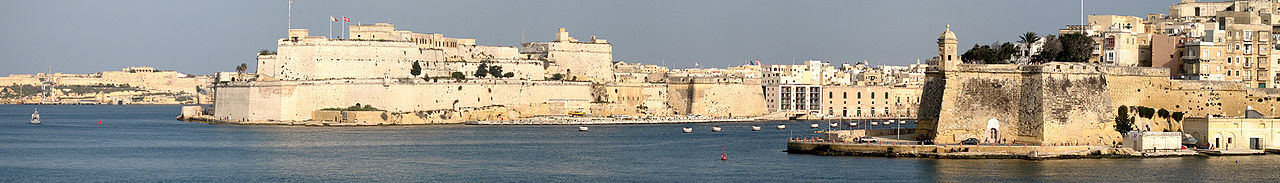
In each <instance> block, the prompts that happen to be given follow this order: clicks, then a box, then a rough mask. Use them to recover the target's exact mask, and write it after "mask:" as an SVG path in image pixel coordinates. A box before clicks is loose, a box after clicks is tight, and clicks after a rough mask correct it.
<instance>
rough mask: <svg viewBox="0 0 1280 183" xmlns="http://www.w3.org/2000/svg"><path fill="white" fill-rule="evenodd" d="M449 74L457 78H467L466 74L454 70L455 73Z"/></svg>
mask: <svg viewBox="0 0 1280 183" xmlns="http://www.w3.org/2000/svg"><path fill="white" fill-rule="evenodd" d="M449 74H451V75H452V76H453V79H457V80H463V79H467V75H466V74H462V72H453V73H449Z"/></svg>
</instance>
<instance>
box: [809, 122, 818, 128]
mask: <svg viewBox="0 0 1280 183" xmlns="http://www.w3.org/2000/svg"><path fill="white" fill-rule="evenodd" d="M809 128H818V124H817V123H814V124H809Z"/></svg>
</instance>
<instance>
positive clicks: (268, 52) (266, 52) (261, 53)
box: [258, 49, 276, 55]
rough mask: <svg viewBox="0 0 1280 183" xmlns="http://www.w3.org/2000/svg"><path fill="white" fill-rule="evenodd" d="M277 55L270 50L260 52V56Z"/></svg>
mask: <svg viewBox="0 0 1280 183" xmlns="http://www.w3.org/2000/svg"><path fill="white" fill-rule="evenodd" d="M275 54H276V52H274V51H271V50H268V49H262V50H258V55H275Z"/></svg>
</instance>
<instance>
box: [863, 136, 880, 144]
mask: <svg viewBox="0 0 1280 183" xmlns="http://www.w3.org/2000/svg"><path fill="white" fill-rule="evenodd" d="M876 142H880V140H876V138H871V137H862V138H858V143H876Z"/></svg>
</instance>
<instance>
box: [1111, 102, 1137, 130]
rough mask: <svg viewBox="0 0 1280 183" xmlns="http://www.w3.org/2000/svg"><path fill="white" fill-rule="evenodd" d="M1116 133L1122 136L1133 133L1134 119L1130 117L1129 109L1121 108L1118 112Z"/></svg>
mask: <svg viewBox="0 0 1280 183" xmlns="http://www.w3.org/2000/svg"><path fill="white" fill-rule="evenodd" d="M1115 127H1116V132H1120V133H1121V134H1124V133H1129V131H1133V118H1130V117H1129V107H1126V106H1120V108H1119V109H1117V110H1116V125H1115Z"/></svg>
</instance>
